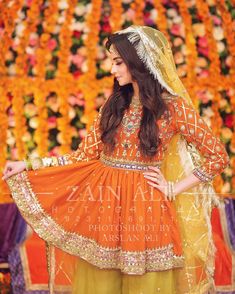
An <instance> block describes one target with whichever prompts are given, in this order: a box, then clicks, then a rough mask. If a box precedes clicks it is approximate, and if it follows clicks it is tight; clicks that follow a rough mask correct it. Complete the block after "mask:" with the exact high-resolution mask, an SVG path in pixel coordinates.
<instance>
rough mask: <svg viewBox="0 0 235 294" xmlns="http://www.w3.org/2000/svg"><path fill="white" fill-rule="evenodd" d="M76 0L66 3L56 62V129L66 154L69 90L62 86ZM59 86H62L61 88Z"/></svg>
mask: <svg viewBox="0 0 235 294" xmlns="http://www.w3.org/2000/svg"><path fill="white" fill-rule="evenodd" d="M76 4H77V1H76V0H69V1H68V8H67V11H66V20H65V22H64V24H63V25H62V28H61V32H60V51H59V53H58V57H59V62H58V74H57V77H58V78H59V80H60V79H61V83H58V91H57V93H58V98H59V103H60V107H59V112H60V113H61V115H62V117H61V118H59V119H58V129H59V131H60V133H61V141H62V144H61V152H62V153H66V152H69V151H70V146H71V138H72V135H71V126H70V118H69V103H68V95H69V88H67V86H66V85H63V78H64V77H66V76H69V72H68V60H69V54H70V47H71V45H72V40H71V37H72V36H71V35H72V32H71V30H70V25H71V23H72V18H73V13H74V10H75V7H76ZM61 85H63V86H62V87H61Z"/></svg>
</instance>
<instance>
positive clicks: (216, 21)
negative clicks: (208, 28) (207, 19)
mask: <svg viewBox="0 0 235 294" xmlns="http://www.w3.org/2000/svg"><path fill="white" fill-rule="evenodd" d="M212 19H213V22H214V24H215V25H217V26H218V25H221V19H220V18H219V17H218V16H216V15H212Z"/></svg>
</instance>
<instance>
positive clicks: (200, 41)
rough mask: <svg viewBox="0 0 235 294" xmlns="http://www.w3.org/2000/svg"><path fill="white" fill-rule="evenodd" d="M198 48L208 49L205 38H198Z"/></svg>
mask: <svg viewBox="0 0 235 294" xmlns="http://www.w3.org/2000/svg"><path fill="white" fill-rule="evenodd" d="M198 46H199V47H203V48H206V47H208V42H207V38H206V37H199V38H198Z"/></svg>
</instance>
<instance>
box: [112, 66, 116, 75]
mask: <svg viewBox="0 0 235 294" xmlns="http://www.w3.org/2000/svg"><path fill="white" fill-rule="evenodd" d="M116 72H117V71H116V68H115V66H112V67H111V74H115V73H116Z"/></svg>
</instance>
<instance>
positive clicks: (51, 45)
mask: <svg viewBox="0 0 235 294" xmlns="http://www.w3.org/2000/svg"><path fill="white" fill-rule="evenodd" d="M47 47H48V49H49V50H51V51H53V50H54V49H55V48H56V47H57V42H56V40H55V39H53V38H52V39H50V40H49V41H48V43H47Z"/></svg>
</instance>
